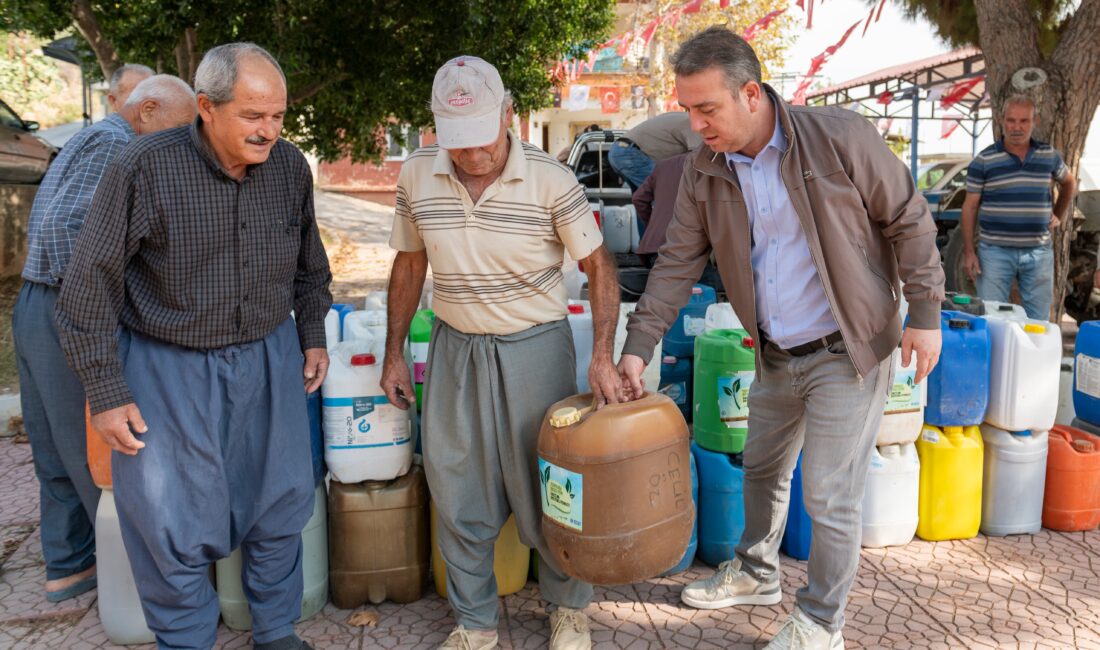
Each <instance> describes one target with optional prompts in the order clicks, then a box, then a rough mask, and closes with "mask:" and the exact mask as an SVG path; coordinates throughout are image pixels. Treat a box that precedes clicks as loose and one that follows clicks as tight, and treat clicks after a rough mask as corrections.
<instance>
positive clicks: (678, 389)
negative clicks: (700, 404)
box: [660, 381, 688, 406]
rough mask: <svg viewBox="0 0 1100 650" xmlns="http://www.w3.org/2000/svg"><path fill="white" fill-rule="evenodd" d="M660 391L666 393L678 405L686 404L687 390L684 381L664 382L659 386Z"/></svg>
mask: <svg viewBox="0 0 1100 650" xmlns="http://www.w3.org/2000/svg"><path fill="white" fill-rule="evenodd" d="M660 392H662V393H664V394H665V395H668V397H669V399H671V400H672V401H673V402H675V403H676V404H678V405H680V406H683V405H684V404H687V399H688V391H687V382H686V381H674V382H672V383H671V384H665V385H663V386H661V391H660Z"/></svg>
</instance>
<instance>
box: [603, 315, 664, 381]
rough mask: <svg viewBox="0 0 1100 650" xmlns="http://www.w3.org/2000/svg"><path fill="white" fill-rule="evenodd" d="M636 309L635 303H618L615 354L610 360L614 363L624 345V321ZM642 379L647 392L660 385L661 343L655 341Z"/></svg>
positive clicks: (617, 359)
mask: <svg viewBox="0 0 1100 650" xmlns="http://www.w3.org/2000/svg"><path fill="white" fill-rule="evenodd" d="M637 308H638V303H636V302H623V303H619V324H618V326H617V327H616V328H615V354H614V355H613V356H612V360H613V361H614V362H615V363H618V362H619V357H621V356H622V354H623V346H624V345H626V321H627V318H628V317H629V315H630V314H631V313H633V312H634V310H635V309H637ZM642 379H644V380H645V389H646V390H647V391H656V390H657V388H659V387H660V385H661V342H660V341H657V346H656V347H655V348H653V357H652V358H650V360H649V365H647V366H646V367H645V370H644V371H642Z"/></svg>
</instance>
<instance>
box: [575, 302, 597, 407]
mask: <svg viewBox="0 0 1100 650" xmlns="http://www.w3.org/2000/svg"><path fill="white" fill-rule="evenodd" d="M569 328H570V329H571V330H573V349H574V350H575V351H576V353H577V392H578V393H587V392H588V391H589V390H591V389H590V388H589V386H588V366H590V365H592V307H591V306H590V305H589V304H588V301H574V300H571V301H569Z"/></svg>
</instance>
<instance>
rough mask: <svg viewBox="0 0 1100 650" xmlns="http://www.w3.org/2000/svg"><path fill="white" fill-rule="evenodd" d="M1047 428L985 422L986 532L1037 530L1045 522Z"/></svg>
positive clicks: (996, 533)
mask: <svg viewBox="0 0 1100 650" xmlns="http://www.w3.org/2000/svg"><path fill="white" fill-rule="evenodd" d="M1048 436H1049V432H1047V431H1018V432H1014V433H1013V432H1008V431H1005V430H1004V429H1001V428H999V427H995V426H993V425H991V424H983V425H982V442H983V443H985V455H984V468H983V472H982V525H981V531H982V532H983V533H985V534H986V535H1019V534H1030V533H1037V532H1039V529H1040V528H1041V527H1042V525H1043V490H1044V487H1045V486H1046V475H1047V437H1048Z"/></svg>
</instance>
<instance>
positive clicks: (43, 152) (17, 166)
mask: <svg viewBox="0 0 1100 650" xmlns="http://www.w3.org/2000/svg"><path fill="white" fill-rule="evenodd" d="M37 130H38V122H27V121H24V120H23V119H22V118H20V117H19V115H17V114H16V112H15V111H13V110H12V109H11V107H9V106H8V105H7V104H5V103H4V102H3V101H2V100H0V183H16V184H28V183H29V184H34V183H38V182H39V181H41V180H42V177H43V176H45V175H46V168H47V167H49V166H50V162H51V161H52V160H53V158H54V156H56V155H57V149H56V148H54V147H53V146H51V145H50V144H48V143H47V142H46V141H45V140H43V139H42V138H40V137H38V136H37V135H35V133H34V132H35V131H37Z"/></svg>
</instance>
